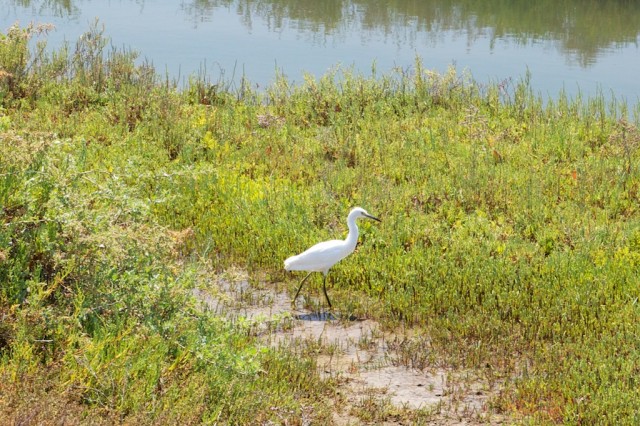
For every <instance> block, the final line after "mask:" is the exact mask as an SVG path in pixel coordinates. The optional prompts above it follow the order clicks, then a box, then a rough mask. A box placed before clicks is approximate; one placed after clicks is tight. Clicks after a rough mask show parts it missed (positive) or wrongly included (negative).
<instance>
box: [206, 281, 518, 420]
mask: <svg viewBox="0 0 640 426" xmlns="http://www.w3.org/2000/svg"><path fill="white" fill-rule="evenodd" d="M213 284H214V286H213V287H212V288H208V289H196V290H194V295H195V296H196V297H197V298H198V299H199V300H201V301H202V302H203V305H204V306H205V308H207V309H210V310H213V311H214V312H216V313H218V314H220V315H225V316H227V317H229V318H232V319H241V320H243V321H248V322H249V323H250V324H251V327H252V328H253V330H254V332H255V333H256V334H257V335H258V336H260V338H261V339H263V340H264V342H265V344H269V345H275V346H277V345H285V346H287V347H288V348H290V349H291V350H294V351H299V352H305V354H309V353H313V354H314V356H316V363H317V366H318V369H319V373H320V374H321V375H322V376H324V377H327V378H333V379H335V380H336V381H337V383H339V395H340V399H341V402H340V404H336V407H341V408H339V409H337V410H336V413H335V414H334V423H335V424H336V425H359V424H374V423H375V424H386V425H399V424H409V423H407V422H406V419H407V418H411V415H410V412H411V411H412V410H421V412H422V413H426V414H428V415H427V417H428V418H429V419H430V420H429V424H436V425H476V424H504V423H509V422H508V421H507V420H506V419H504V418H503V417H502V416H500V415H498V414H496V413H493V412H492V411H491V404H490V401H491V398H492V397H493V396H494V395H496V394H497V392H498V391H499V389H498V388H497V386H499V385H496V384H494V385H493V386H490V385H489V384H488V383H485V382H483V381H482V380H481V379H478V378H477V377H475V376H474V375H473V374H472V372H468V371H453V370H451V369H446V368H426V369H423V370H419V369H413V368H410V367H408V366H407V365H406V362H405V363H403V362H402V360H401V357H400V356H399V354H398V352H397V350H396V348H397V347H399V345H401V344H402V342H404V341H407V339H410V337H411V331H410V330H404V331H400V332H393V333H390V332H383V331H382V330H381V328H380V326H379V324H378V323H377V322H375V321H373V320H370V319H364V320H361V319H358V318H343V317H341V314H340V313H338V312H335V311H334V312H326V311H322V312H311V311H308V310H305V309H303V306H304V299H303V298H304V297H305V296H304V295H303V293H304V292H302V293H301V295H300V296H299V297H298V300H297V303H296V305H295V306H292V305H291V299H290V296H289V294H287V293H286V292H285V291H284V289H277V288H276V286H275V285H271V284H270V285H264V286H263V287H262V288H256V287H254V286H252V285H250V284H249V282H248V279H247V277H246V275H245V274H244V273H242V272H241V271H234V272H231V273H228V274H225V276H224V277H221V278H220V279H218V280H217V282H214V283H213ZM307 297H308V296H307ZM380 411H384V413H386V414H384V415H383V416H382V417H384V421H382V422H380V421H377V420H376V418H375V412H380ZM363 413H371V418H367V415H365V416H363ZM389 413H397V415H396V416H394V415H390V414H389ZM363 417H364V418H363ZM394 417H395V419H394ZM378 420H379V418H378Z"/></svg>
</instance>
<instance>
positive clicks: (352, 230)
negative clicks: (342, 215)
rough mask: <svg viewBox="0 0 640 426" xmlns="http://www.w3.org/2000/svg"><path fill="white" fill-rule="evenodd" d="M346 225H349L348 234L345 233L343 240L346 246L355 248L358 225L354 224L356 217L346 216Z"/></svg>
mask: <svg viewBox="0 0 640 426" xmlns="http://www.w3.org/2000/svg"><path fill="white" fill-rule="evenodd" d="M347 226H348V227H349V235H347V239H346V240H345V242H346V243H347V245H348V246H351V247H353V248H355V247H356V244H357V242H358V225H356V218H355V217H352V216H349V217H348V218H347Z"/></svg>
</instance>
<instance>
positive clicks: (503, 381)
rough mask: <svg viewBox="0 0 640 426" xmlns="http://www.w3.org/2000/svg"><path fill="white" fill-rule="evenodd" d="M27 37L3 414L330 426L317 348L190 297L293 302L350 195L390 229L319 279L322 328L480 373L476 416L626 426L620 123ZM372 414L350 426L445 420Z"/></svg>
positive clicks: (519, 89) (629, 113)
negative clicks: (278, 337) (164, 69)
mask: <svg viewBox="0 0 640 426" xmlns="http://www.w3.org/2000/svg"><path fill="white" fill-rule="evenodd" d="M40 30H42V31H46V30H44V29H39V28H34V27H28V28H17V27H14V28H12V29H10V30H8V31H7V32H6V34H2V36H1V38H0V67H1V68H0V108H1V109H0V283H1V287H0V318H1V322H0V418H4V419H10V420H11V421H13V422H16V423H31V424H36V423H38V424H42V423H47V422H52V423H53V422H55V421H54V419H58V420H62V421H65V422H69V423H91V424H99V423H105V424H111V423H116V422H122V423H126V424H171V423H180V424H199V423H210V424H213V423H222V424H225V423H229V424H250V423H254V424H255V423H258V424H263V423H268V422H272V423H276V424H284V423H288V424H327V423H330V422H331V421H333V420H334V413H335V412H336V411H340V410H341V409H343V407H342V405H341V404H342V403H343V402H344V399H343V396H342V395H341V394H340V392H338V391H337V389H338V384H339V383H338V382H339V378H335V377H328V378H327V377H324V376H322V375H321V374H319V372H318V370H317V369H316V363H317V358H316V356H317V350H314V349H310V350H304V351H301V350H299V349H296V348H292V347H290V346H287V345H279V346H272V345H265V344H264V343H263V341H262V340H261V339H260V336H259V335H258V334H259V333H256V332H255V329H254V327H252V325H251V323H250V322H247V321H243V320H242V318H234V319H229V318H228V317H225V316H224V315H220V314H218V313H215V312H210V311H207V310H203V309H202V307H201V306H200V303H199V301H198V300H197V298H196V297H195V296H194V294H195V293H194V289H207V290H208V291H213V292H215V289H212V286H214V285H215V283H216V282H217V279H216V277H218V276H220V275H222V274H224V273H225V271H229V270H232V269H233V268H241V269H243V270H246V271H247V273H248V276H249V281H250V284H251V286H252V287H257V288H260V289H261V290H264V289H265V288H270V287H273V288H275V287H278V286H279V287H281V288H284V289H286V290H288V291H289V292H290V294H292V292H294V291H295V287H296V284H297V282H298V280H299V278H300V277H299V276H294V275H290V274H286V273H285V272H284V270H283V266H282V262H283V260H284V259H285V258H287V257H288V256H290V255H292V254H295V253H297V252H300V251H301V249H304V248H306V247H309V246H310V245H311V244H313V243H315V242H317V241H321V240H325V239H328V238H335V237H340V236H341V234H343V233H344V232H345V231H346V227H345V224H344V217H345V214H346V212H348V211H349V209H350V208H351V207H353V206H355V205H361V206H363V207H365V208H366V209H367V210H368V211H370V212H372V213H373V214H375V215H376V216H378V217H380V218H381V219H382V220H383V222H382V224H380V225H378V226H369V225H368V224H366V223H363V224H362V226H361V230H362V235H361V241H360V246H359V249H357V253H355V254H354V255H353V256H350V257H348V258H347V259H345V260H343V261H342V262H341V263H340V264H338V265H336V267H334V268H333V269H332V272H331V274H330V281H329V283H328V286H329V288H330V291H331V293H332V299H333V301H334V308H335V310H336V311H337V312H340V313H344V314H347V316H349V315H352V316H355V317H357V318H363V319H371V320H375V321H377V322H378V323H379V324H380V326H381V327H382V328H383V329H384V330H398V329H403V330H411V333H410V337H407V338H406V339H405V340H403V341H402V344H400V345H398V347H397V348H396V351H397V353H398V354H400V355H401V359H403V360H404V362H405V365H407V366H410V367H411V368H414V369H417V370H419V371H420V370H425V371H426V370H428V369H429V368H433V367H437V366H445V367H447V368H450V369H452V370H458V371H473V372H474V374H475V375H476V376H478V377H481V378H482V380H484V381H487V382H491V383H497V382H499V383H500V391H499V392H498V393H497V394H496V395H494V396H493V397H492V399H491V401H490V403H489V404H488V408H487V412H486V413H485V417H484V419H485V420H487V421H491V418H492V417H491V416H493V415H499V416H504V417H506V418H508V419H510V420H509V421H511V422H514V423H525V424H554V423H567V424H585V423H586V424H596V423H607V424H612V423H615V424H634V423H637V422H638V420H639V419H638V417H637V416H638V413H639V412H640V396H639V395H638V392H637V389H638V374H639V372H640V351H639V350H638V349H639V347H640V307H639V305H638V298H639V297H640V285H639V284H640V283H639V279H638V276H639V275H640V167H639V164H640V150H639V148H640V132H639V131H638V127H637V126H638V122H639V115H638V112H639V108H638V105H626V104H624V103H619V102H617V101H616V100H607V101H605V99H604V97H594V98H589V99H575V100H569V99H567V98H566V97H564V96H562V94H560V95H559V96H558V97H557V98H555V99H554V100H550V101H546V102H543V101H542V100H541V99H539V98H538V97H537V96H535V95H534V94H533V93H532V91H531V89H530V87H529V85H528V83H527V76H523V78H522V79H521V80H513V81H512V80H508V81H505V82H503V83H501V84H495V85H488V86H485V85H480V84H478V83H475V82H474V81H472V80H471V79H470V78H468V77H466V76H465V75H460V74H456V73H455V72H454V71H451V72H448V73H445V74H438V73H434V72H431V71H429V70H428V69H425V68H424V67H423V66H422V64H421V62H420V60H419V59H417V60H416V63H415V66H414V67H413V69H412V70H411V71H407V70H398V71H396V72H393V73H390V74H384V75H378V74H377V73H376V72H375V70H373V71H372V74H371V75H368V76H363V75H360V74H357V73H354V72H351V71H349V70H337V71H335V72H333V73H328V74H327V75H325V76H323V77H322V78H318V79H316V78H312V77H309V78H308V79H307V80H306V81H305V82H303V83H301V84H299V85H293V84H291V83H290V82H288V81H287V80H286V79H285V78H283V77H282V78H278V79H277V81H276V82H275V83H274V84H273V85H272V86H270V87H267V88H265V89H264V90H263V91H260V92H257V91H254V90H252V88H251V87H252V86H251V85H250V84H244V85H242V86H241V87H239V88H234V89H233V90H231V89H229V88H228V87H227V86H225V85H224V83H223V82H219V83H218V84H210V83H209V82H207V81H203V80H200V79H197V78H194V79H192V80H191V82H190V83H189V85H188V86H187V87H186V88H184V89H181V90H178V89H177V88H176V86H175V85H174V84H173V83H172V82H170V81H167V80H166V79H163V78H161V77H159V76H158V75H157V74H156V72H155V70H154V69H153V68H152V67H150V66H149V65H146V64H140V63H139V62H136V61H135V59H136V55H135V54H134V53H133V52H129V51H120V50H114V49H112V48H110V47H108V43H107V40H106V39H105V37H104V36H103V35H102V34H101V32H100V31H97V30H95V29H94V30H92V31H90V32H88V33H87V34H85V35H84V36H83V37H82V38H81V39H80V40H78V42H77V43H76V44H75V45H72V46H68V47H67V48H63V49H61V50H58V51H55V52H53V53H51V52H47V51H46V50H45V49H44V48H43V46H42V44H39V45H38V46H36V47H35V48H34V49H33V50H29V43H28V42H29V39H30V37H31V36H33V35H34V34H35V33H36V32H38V31H40ZM42 39H44V40H46V35H45V37H44V38H41V40H42ZM308 284H309V286H308V287H307V288H306V289H307V292H308V293H309V294H311V295H314V296H315V297H311V298H307V299H306V303H307V308H309V309H310V310H317V309H321V303H322V300H323V299H322V292H321V289H320V282H319V281H318V280H313V281H312V280H310V282H309V283H308ZM365 343H366V342H365ZM372 404H374V405H375V401H374V398H373V397H372V398H369V399H365V400H363V401H362V404H360V405H358V406H356V407H352V409H351V415H352V416H353V417H354V418H356V419H359V421H361V422H367V421H372V422H381V421H411V422H414V423H427V422H428V421H429V420H430V419H432V418H433V416H437V415H438V413H437V412H436V411H437V409H435V410H434V409H430V408H429V407H427V408H425V409H419V410H398V409H394V408H391V407H389V406H387V405H376V407H377V408H378V411H375V410H372V409H371V407H372ZM372 413H375V417H373V418H372V417H371V416H372Z"/></svg>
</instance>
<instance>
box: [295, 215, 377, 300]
mask: <svg viewBox="0 0 640 426" xmlns="http://www.w3.org/2000/svg"><path fill="white" fill-rule="evenodd" d="M361 217H362V218H369V219H373V220H377V221H378V222H380V219H378V218H377V217H374V216H372V215H370V214H369V213H367V211H366V210H365V209H363V208H361V207H355V208H354V209H352V210H351V212H349V216H348V217H347V226H348V227H349V235H347V238H346V239H345V240H330V241H323V242H321V243H318V244H316V245H314V246H312V247H311V248H309V249H307V250H305V251H304V252H302V253H300V254H298V255H296V256H291V257H290V258H288V259H287V260H285V261H284V269H285V270H287V271H308V272H309V274H308V275H307V276H306V277H304V279H303V280H302V282H300V287H298V291H297V292H296V295H295V296H294V298H293V301H292V302H295V300H296V298H297V297H298V293H300V289H302V285H303V284H304V282H305V281H306V280H307V278H309V276H310V275H311V273H312V272H322V274H323V275H324V278H323V281H322V289H323V291H324V296H325V297H326V299H327V303H328V304H329V307H331V301H330V300H329V296H328V295H327V290H326V286H325V285H326V280H327V274H328V273H329V269H330V268H331V267H332V266H333V265H335V264H336V263H338V262H339V261H340V260H342V259H344V258H345V257H347V256H348V255H350V254H351V253H353V251H354V250H355V248H356V244H357V243H358V225H356V219H358V218H361Z"/></svg>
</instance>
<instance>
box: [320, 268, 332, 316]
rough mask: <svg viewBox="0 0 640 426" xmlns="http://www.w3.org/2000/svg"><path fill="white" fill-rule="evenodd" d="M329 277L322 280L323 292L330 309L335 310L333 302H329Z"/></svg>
mask: <svg viewBox="0 0 640 426" xmlns="http://www.w3.org/2000/svg"><path fill="white" fill-rule="evenodd" d="M326 283H327V276H326V275H325V276H324V279H323V280H322V290H323V291H324V297H326V298H327V303H328V304H329V309H333V307H332V306H331V300H329V295H328V294H327V286H326Z"/></svg>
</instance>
